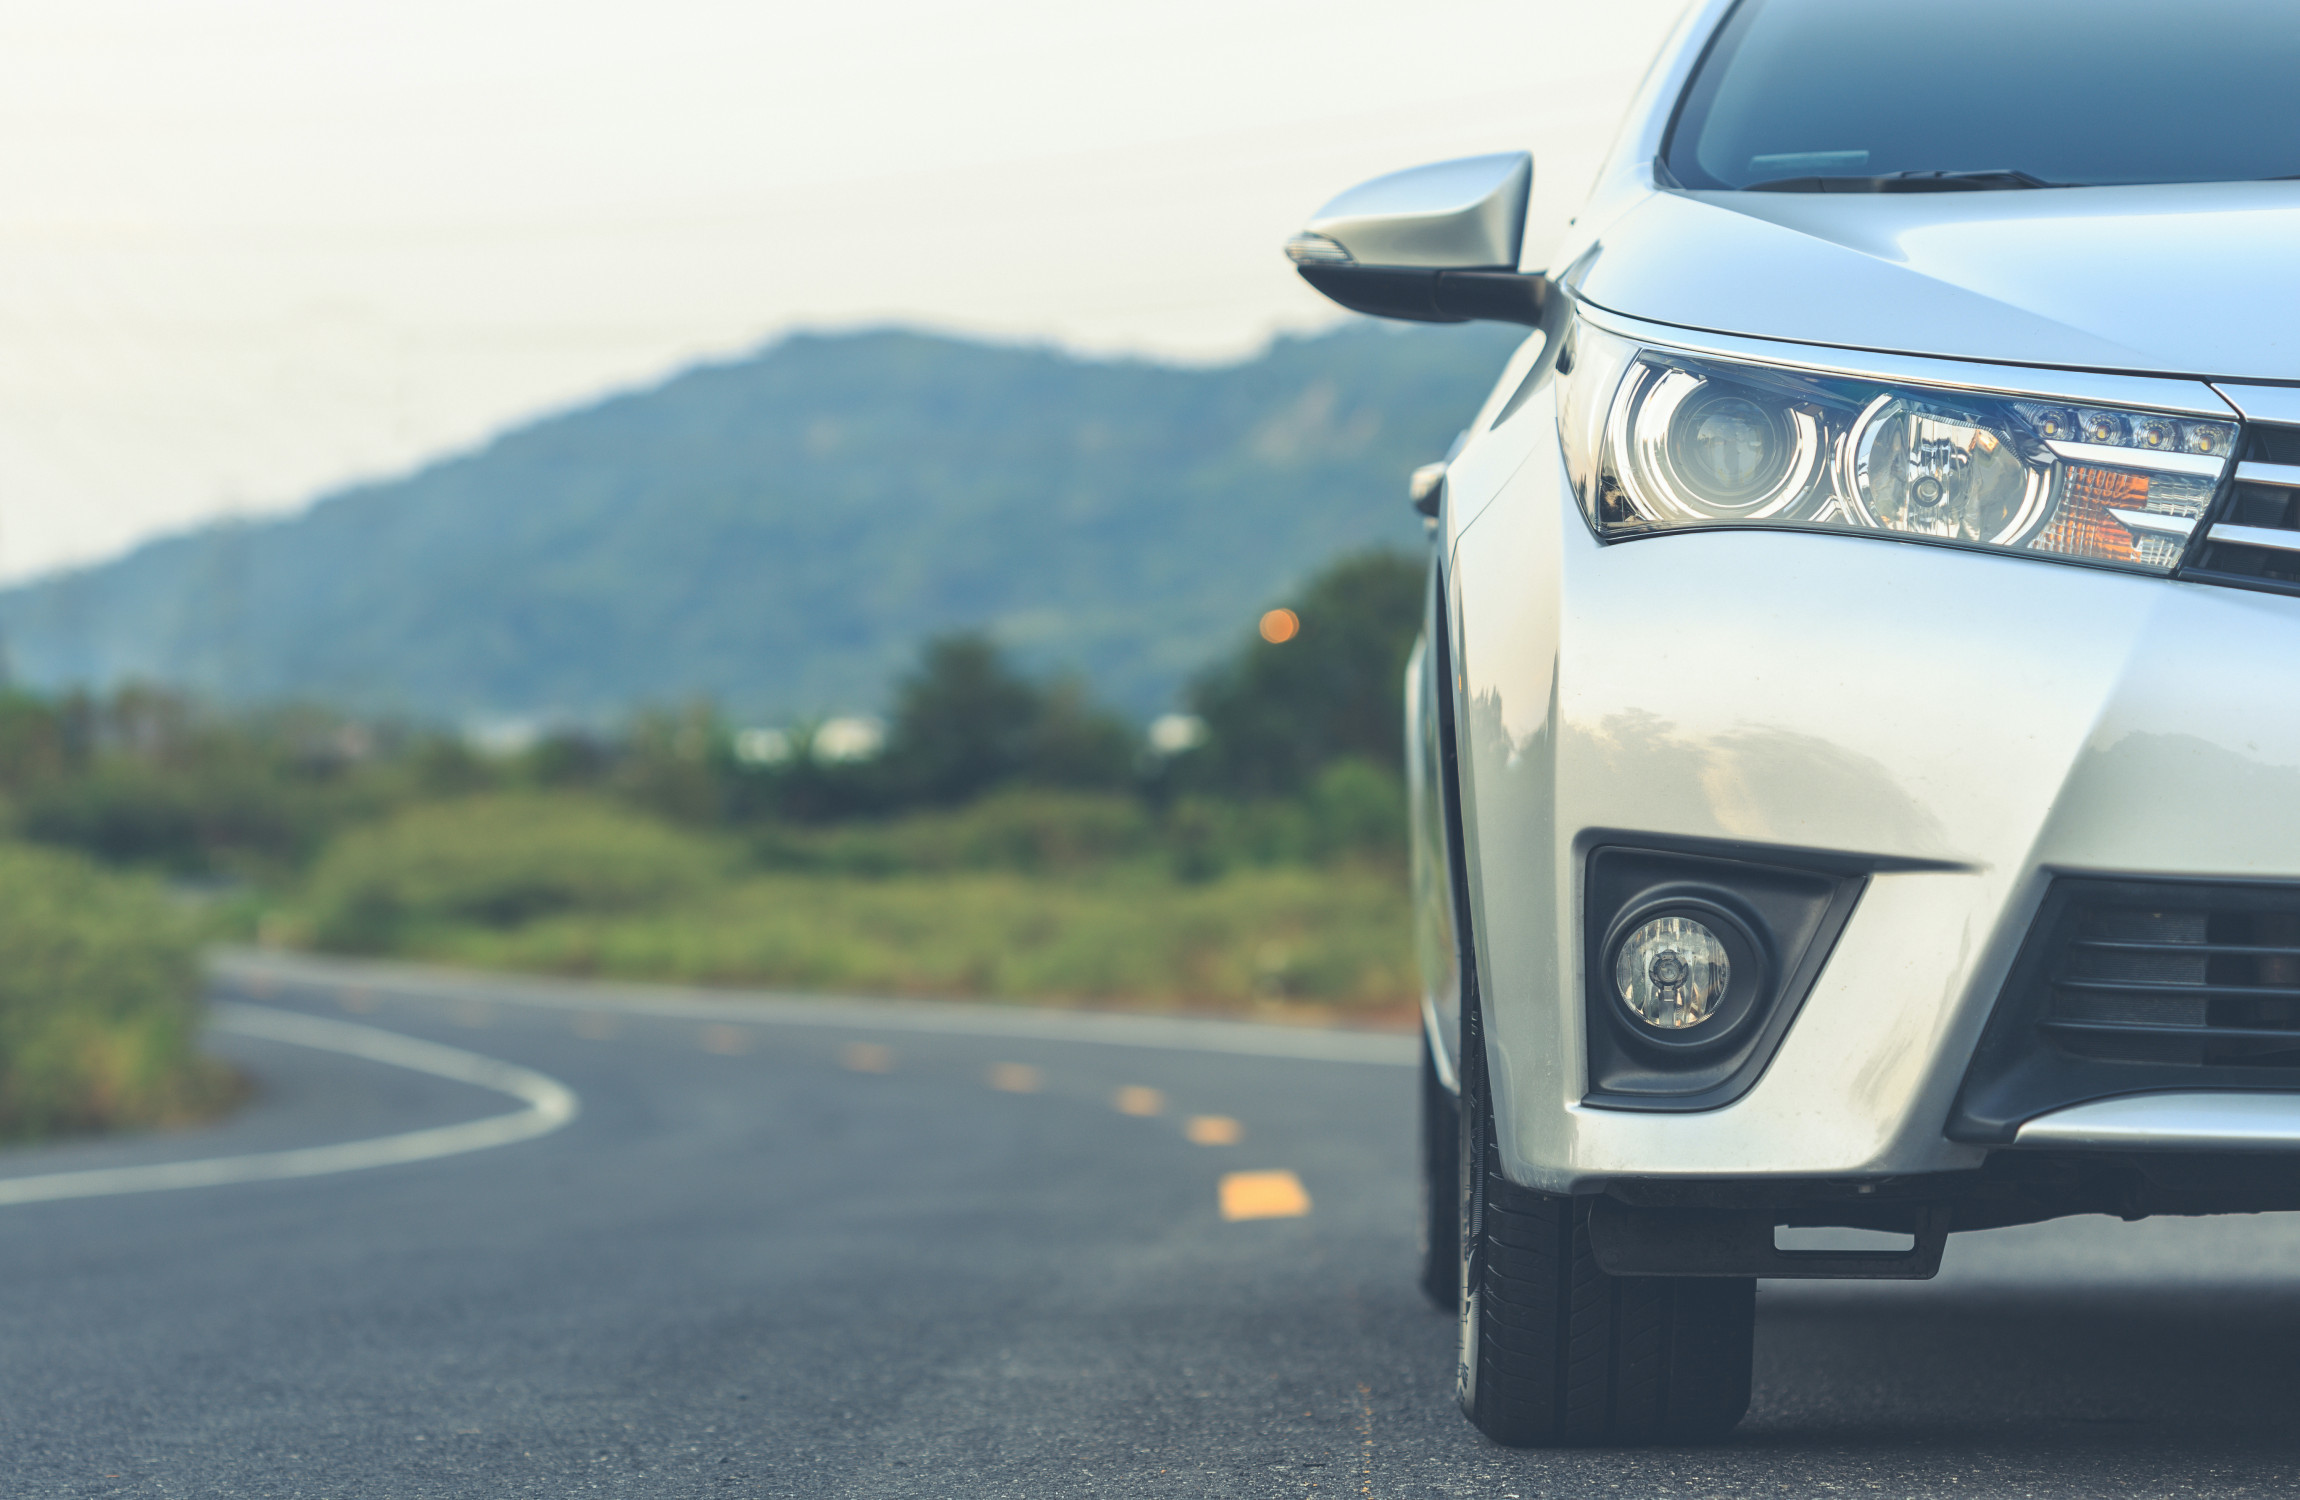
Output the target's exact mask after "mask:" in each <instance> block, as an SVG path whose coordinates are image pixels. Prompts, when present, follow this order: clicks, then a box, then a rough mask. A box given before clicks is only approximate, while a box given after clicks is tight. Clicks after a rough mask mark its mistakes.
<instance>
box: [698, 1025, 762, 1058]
mask: <svg viewBox="0 0 2300 1500" xmlns="http://www.w3.org/2000/svg"><path fill="white" fill-rule="evenodd" d="M703 1050H704V1051H706V1052H716V1053H718V1054H719V1055H720V1056H722V1057H733V1056H735V1055H737V1054H738V1053H743V1052H748V1051H750V1050H751V1039H750V1038H749V1037H747V1036H745V1035H744V1034H743V1029H742V1028H741V1027H740V1026H706V1027H704V1028H703Z"/></svg>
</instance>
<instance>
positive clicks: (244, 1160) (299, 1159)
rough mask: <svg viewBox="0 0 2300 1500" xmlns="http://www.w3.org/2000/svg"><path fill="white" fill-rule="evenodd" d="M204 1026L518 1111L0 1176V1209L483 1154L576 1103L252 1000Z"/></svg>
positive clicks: (521, 1077)
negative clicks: (463, 1091) (442, 1081)
mask: <svg viewBox="0 0 2300 1500" xmlns="http://www.w3.org/2000/svg"><path fill="white" fill-rule="evenodd" d="M208 1015H209V1021H208V1024H209V1025H211V1026H213V1027H214V1028H215V1029H216V1030H218V1031H228V1032H231V1033H232V1034H234V1035H235V1036H252V1037H260V1038H262V1039H263V1040H265V1041H272V1042H286V1043H287V1044H289V1045H290V1046H295V1047H310V1048H314V1049H316V1050H318V1051H322V1052H341V1053H344V1054H345V1055H347V1056H350V1057H363V1058H366V1059H367V1060H368V1061H370V1062H379V1063H386V1064H388V1065H390V1066H392V1067H395V1068H407V1069H410V1070H412V1071H414V1072H418V1073H429V1074H431V1075H433V1076H434V1077H437V1078H450V1079H453V1080H454V1081H455V1082H457V1083H469V1084H476V1085H477V1086H479V1087H480V1088H483V1089H493V1090H494V1091H495V1092H497V1093H499V1094H509V1095H510V1096H511V1097H512V1098H514V1099H518V1100H520V1101H522V1102H523V1103H524V1104H525V1105H526V1106H527V1107H526V1108H524V1109H519V1110H514V1111H512V1112H511V1113H510V1114H507V1115H491V1116H489V1117H488V1118H487V1119H484V1120H472V1121H469V1122H467V1123H465V1124H461V1125H441V1126H436V1127H434V1128H432V1129H429V1130H410V1131H408V1132H406V1133H405V1134H402V1135H385V1136H376V1137H374V1138H372V1139H370V1140H364V1141H345V1142H343V1143H342V1144H340V1145H335V1146H307V1147H304V1148H302V1149H300V1150H294V1151H263V1152H256V1153H253V1154H250V1155H246V1156H213V1157H208V1158H205V1159H203V1160H200V1161H175V1162H158V1163H155V1164H153V1165H151V1166H144V1167H98V1168H94V1169H92V1170H89V1171H82V1172H47V1173H42V1174H40V1175H38V1176H32V1177H10V1178H0V1206H5V1205H8V1204H13V1203H39V1202H44V1201H46V1200H48V1199H53V1198H101V1197H108V1196H111V1195H112V1194H115V1193H155V1192H161V1191H165V1190H167V1189H170V1188H190V1187H213V1186H215V1185H217V1184H220V1183H227V1182H270V1181H275V1180H277V1179H280V1178H287V1177H321V1176H325V1175H327V1174H329V1173H334V1172H356V1171H359V1170H361V1169H363V1168H366V1167H389V1166H397V1165H399V1164H401V1163H404V1162H414V1161H428V1160H430V1159H431V1158H432V1157H435V1156H456V1155H459V1154H461V1153H463V1152H465V1151H484V1150H486V1149H487V1148H488V1147H490V1146H508V1145H510V1144H511V1143H512V1142H514V1141H527V1140H533V1139H534V1138H535V1137H537V1136H540V1135H549V1134H550V1133H551V1132H552V1131H554V1130H557V1129H558V1128H559V1127H560V1126H562V1125H564V1124H566V1123H567V1122H568V1121H569V1120H572V1119H574V1118H575V1115H576V1112H577V1111H578V1110H579V1109H580V1108H581V1107H582V1105H581V1101H579V1100H578V1099H577V1098H576V1097H575V1092H574V1090H572V1089H570V1088H568V1087H567V1086H566V1085H565V1084H563V1083H560V1082H559V1081H558V1080H557V1079H554V1078H546V1077H545V1076H544V1075H543V1074H541V1073H538V1072H535V1071H534V1070H533V1069H530V1068H522V1067H516V1066H514V1065H513V1064H511V1063H507V1062H497V1061H496V1060H495V1059H494V1058H492V1057H481V1056H480V1055H479V1054H478V1053H476V1052H466V1051H464V1050H463V1049H462V1048H460V1047H442V1046H440V1045H439V1044H438V1043H437V1042H425V1041H418V1040H417V1039H415V1038H414V1037H411V1036H400V1035H399V1034H398V1033H396V1032H390V1031H379V1030H377V1029H376V1028H375V1027H373V1026H360V1025H355V1024H354V1023H352V1022H350V1021H330V1020H328V1019H326V1018H324V1017H321V1016H307V1015H301V1014H298V1013H297V1012H294V1011H286V1010H274V1009H272V1008H271V1007H269V1006H261V1005H234V1004H229V1003H223V1004H217V1005H215V1006H212V1007H210V1009H209V1013H208Z"/></svg>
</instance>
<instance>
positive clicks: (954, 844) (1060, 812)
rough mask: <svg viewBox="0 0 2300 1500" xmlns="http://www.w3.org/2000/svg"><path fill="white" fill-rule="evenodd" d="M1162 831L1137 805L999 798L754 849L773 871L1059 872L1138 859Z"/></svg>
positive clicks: (792, 836) (785, 836) (1117, 799)
mask: <svg viewBox="0 0 2300 1500" xmlns="http://www.w3.org/2000/svg"><path fill="white" fill-rule="evenodd" d="M1156 841H1157V831H1156V829H1155V827H1154V826H1153V824H1152V822H1151V819H1150V815H1149V814H1148V813H1147V812H1146V811H1145V810H1144V809H1143V806H1142V804H1141V803H1140V802H1139V801H1137V800H1136V799H1134V798H1132V797H1122V796H1113V795H1109V794H1097V793H1092V792H1048V791H1010V792H1000V793H996V794H993V795H991V796H988V797H985V798H983V799H982V800H981V801H979V802H975V803H972V804H969V805H968V806H966V807H962V808H958V809H955V810H953V811H950V812H928V813H914V814H912V815H911V816H909V817H905V818H900V819H891V820H888V821H885V822H859V823H846V824H839V825H834V826H832V827H829V828H819V829H814V828H793V827H790V826H788V825H777V826H773V827H770V828H769V829H767V830H766V831H765V832H763V833H762V834H760V836H759V837H758V839H757V841H756V842H755V844H754V852H755V857H756V859H757V862H758V863H759V864H760V865H761V866H763V867H765V868H767V869H775V870H814V871H819V872H822V873H825V874H843V875H872V876H886V875H897V874H906V873H909V874H923V873H932V872H937V871H946V870H1017V871H1023V872H1046V873H1059V872H1065V871H1076V870H1081V869H1086V868H1091V867H1093V866H1097V865H1103V864H1109V863H1112V862H1115V861H1119V860H1124V859H1131V858H1136V857H1139V856H1141V855H1144V854H1146V853H1148V852H1150V851H1151V850H1153V849H1154V848H1155V847H1156Z"/></svg>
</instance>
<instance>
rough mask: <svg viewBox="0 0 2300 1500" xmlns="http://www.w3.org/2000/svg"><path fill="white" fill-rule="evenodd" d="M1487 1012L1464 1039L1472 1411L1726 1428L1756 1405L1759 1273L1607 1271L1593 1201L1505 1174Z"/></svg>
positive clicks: (1556, 1432) (1506, 1428)
mask: <svg viewBox="0 0 2300 1500" xmlns="http://www.w3.org/2000/svg"><path fill="white" fill-rule="evenodd" d="M1474 1016H1475V1012H1474V1010H1472V1011H1471V1012H1470V1014H1469V1015H1468V1016H1465V1018H1464V1019H1465V1020H1471V1021H1472V1026H1471V1027H1468V1028H1465V1035H1464V1039H1463V1046H1462V1053H1463V1066H1462V1093H1461V1100H1462V1103H1461V1124H1460V1136H1461V1140H1462V1145H1463V1150H1462V1153H1461V1157H1462V1165H1461V1179H1462V1182H1463V1184H1464V1187H1465V1191H1463V1192H1462V1193H1461V1194H1460V1202H1461V1210H1460V1214H1459V1222H1460V1232H1461V1243H1462V1254H1461V1256H1460V1292H1459V1317H1460V1322H1461V1342H1460V1348H1459V1355H1460V1363H1459V1367H1458V1371H1457V1394H1458V1396H1459V1397H1460V1400H1461V1408H1462V1411H1463V1413H1464V1414H1465V1415H1467V1416H1468V1418H1469V1419H1470V1421H1471V1422H1472V1423H1474V1424H1475V1425H1476V1427H1477V1429H1478V1431H1480V1432H1482V1433H1484V1434H1485V1435H1486V1436H1487V1437H1489V1438H1491V1439H1492V1440H1493V1441H1495V1442H1497V1443H1500V1444H1503V1445H1504V1446H1507V1447H1512V1448H1523V1447H1550V1446H1565V1445H1573V1444H1595V1443H1621V1444H1635V1443H1686V1442H1701V1441H1705V1440H1711V1439H1715V1438H1719V1437H1722V1436H1723V1435H1724V1434H1725V1433H1727V1432H1729V1431H1730V1430H1731V1429H1732V1427H1733V1425H1734V1424H1735V1423H1737V1422H1739V1421H1740V1420H1741V1417H1742V1414H1743V1413H1745V1412H1746V1411H1747V1410H1748V1409H1749V1380H1750V1367H1751V1349H1752V1339H1753V1335H1754V1333H1755V1329H1756V1290H1757V1283H1756V1282H1755V1281H1754V1280H1753V1279H1746V1278H1739V1277H1694V1276H1671V1277H1643V1276H1637V1277H1631V1276H1608V1275H1606V1274H1605V1273H1604V1272H1603V1271H1600V1270H1599V1269H1598V1268H1597V1262H1596V1259H1595V1257H1594V1256H1593V1255H1592V1253H1591V1251H1590V1247H1589V1205H1590V1200H1589V1199H1588V1198H1586V1197H1584V1198H1572V1197H1560V1196H1558V1195H1556V1194H1553V1193H1542V1192H1536V1191H1534V1190H1533V1189H1531V1188H1527V1187H1523V1186H1521V1185H1519V1184H1517V1183H1515V1182H1512V1181H1510V1179H1509V1178H1508V1177H1506V1176H1505V1175H1503V1173H1502V1171H1501V1167H1500V1153H1499V1152H1498V1151H1497V1150H1496V1149H1495V1141H1496V1134H1495V1129H1494V1122H1493V1112H1492V1110H1491V1108H1490V1107H1489V1100H1490V1095H1489V1093H1488V1090H1487V1088H1486V1082H1485V1076H1484V1075H1485V1068H1484V1066H1483V1063H1484V1057H1483V1053H1484V1038H1483V1036H1482V1028H1476V1027H1475V1026H1474Z"/></svg>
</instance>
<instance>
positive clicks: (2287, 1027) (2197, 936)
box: [1949, 879, 2300, 1140]
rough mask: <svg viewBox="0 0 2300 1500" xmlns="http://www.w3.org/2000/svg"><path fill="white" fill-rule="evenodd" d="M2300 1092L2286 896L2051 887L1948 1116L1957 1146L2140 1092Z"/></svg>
mask: <svg viewBox="0 0 2300 1500" xmlns="http://www.w3.org/2000/svg"><path fill="white" fill-rule="evenodd" d="M2195 1088H2238V1089H2277V1090H2282V1089H2295V1090H2300V886H2294V885H2289V884H2280V883H2268V882H2245V883H2237V882H2218V881H2211V882H2207V881H2161V882H2159V881H2149V882H2139V881H2118V880H2082V879H2062V880H2058V881H2055V882H2054V884H2053V887H2052V890H2051V891H2050V892H2049V893H2048V894H2047V895H2046V897H2045V902H2044V907H2043V909H2042V910H2041V911H2040V912H2039V913H2038V915H2037V920H2036V925H2035V926H2034V927H2033V928H2031V929H2030V932H2029V937H2028V940H2027V942H2026V943H2024V944H2023V946H2022V948H2021V952H2020V956H2019V957H2018V958H2017V959H2016V960H2015V961H2014V964H2013V969H2012V972H2011V974H2009V975H2008V976H2007V977H2006V980H2005V987H2004V990H2003V993H2002V994H2000V995H1999V997H1998V999H1997V1007H1996V1011H1995V1012H1994V1014H1993V1015H1992V1016H1991V1017H1990V1020H1989V1026H1988V1030H1987V1032H1986V1033H1985V1034H1984V1035H1983V1037H1982V1040H1981V1045H1980V1047H1979V1048H1978V1049H1977V1050H1976V1051H1975V1053H1974V1055H1973V1064H1972V1068H1971V1070H1970V1072H1969V1073H1968V1074H1967V1076H1966V1079H1965V1085H1964V1088H1963V1090H1962V1091H1961V1092H1960V1094H1959V1096H1958V1101H1957V1108H1956V1110H1955V1112H1954V1113H1953V1115H1952V1117H1951V1122H1950V1124H1951V1128H1950V1131H1949V1133H1950V1134H1951V1135H1952V1136H1954V1137H1956V1138H1958V1139H1962V1140H2007V1139H2010V1138H2011V1133H2012V1131H2013V1130H2014V1129H2017V1128H2018V1126H2019V1124H2020V1123H2021V1121H2023V1120H2026V1119H2030V1118H2033V1117H2034V1116H2036V1115H2039V1114H2043V1113H2046V1112H2047V1111H2049V1110H2053V1109H2059V1108H2062V1107H2064V1106H2066V1105H2070V1104H2077V1103H2082V1102H2084V1101H2086V1100H2089V1099H2100V1098H2106V1097H2109V1096H2111V1095H2115V1094H2129V1093H2138V1092H2143V1091H2146V1090H2150V1089H2195Z"/></svg>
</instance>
